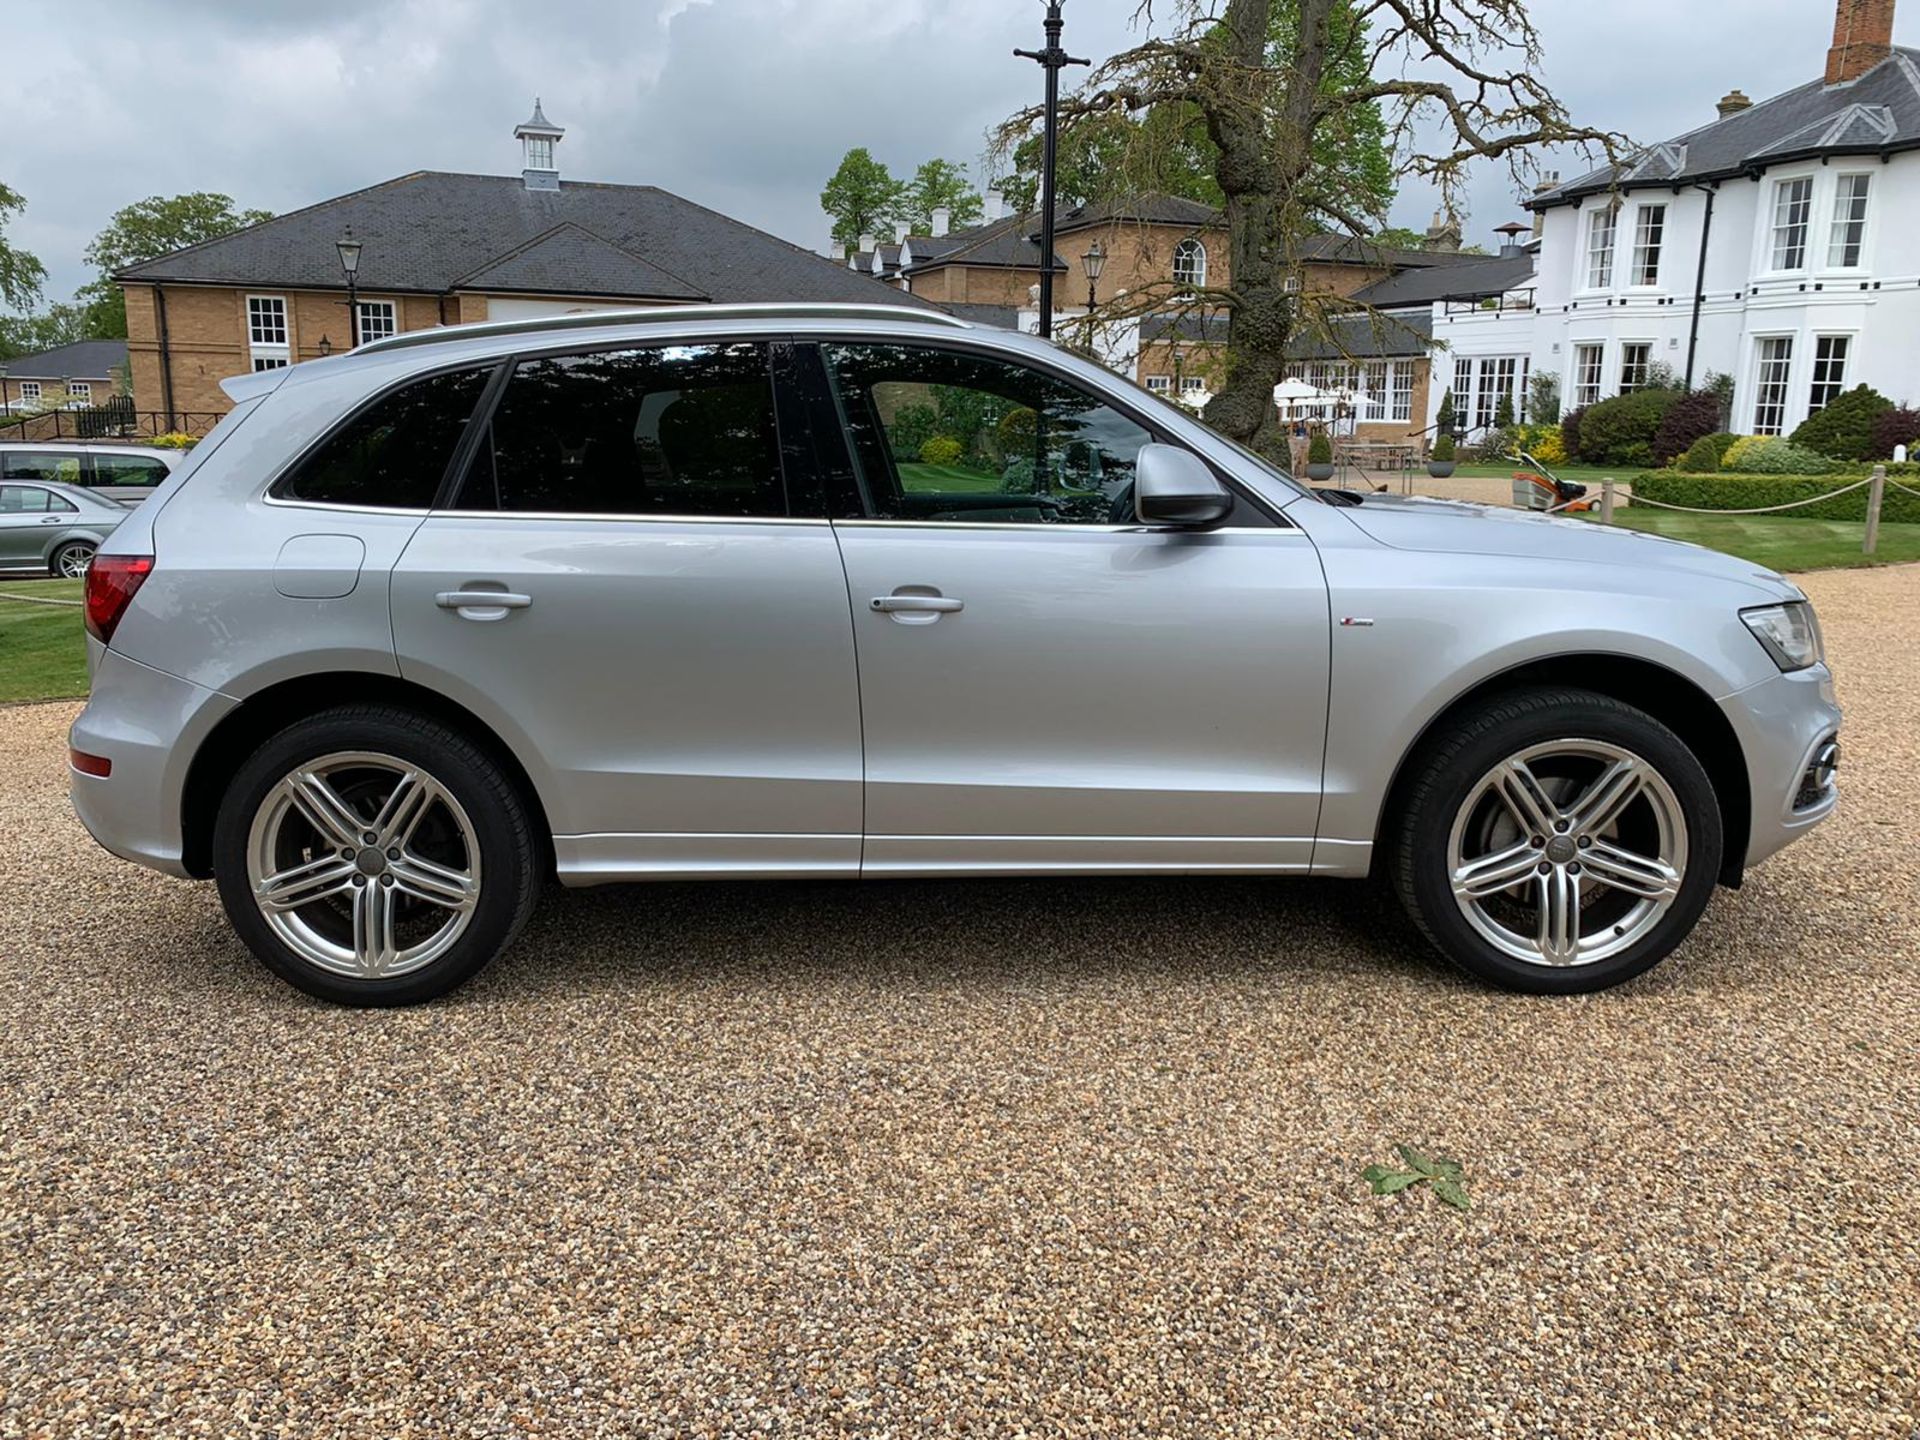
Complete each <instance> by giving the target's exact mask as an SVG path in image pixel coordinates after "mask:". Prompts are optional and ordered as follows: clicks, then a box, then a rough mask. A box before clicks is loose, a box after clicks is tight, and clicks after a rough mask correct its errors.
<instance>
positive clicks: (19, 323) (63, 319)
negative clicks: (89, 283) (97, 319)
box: [0, 302, 100, 360]
mask: <svg viewBox="0 0 1920 1440" xmlns="http://www.w3.org/2000/svg"><path fill="white" fill-rule="evenodd" d="M98 338H100V337H98V336H96V335H94V334H92V333H91V332H90V331H89V330H88V329H87V315H86V311H85V310H84V309H83V308H82V307H80V306H78V305H67V304H62V303H58V302H56V303H54V304H53V305H50V306H48V307H47V309H46V311H45V312H44V313H42V314H38V315H0V360H11V359H12V358H13V357H14V356H16V355H37V354H39V353H40V352H41V351H42V350H52V349H54V348H55V347H56V346H60V345H71V344H72V343H73V342H74V341H76V340H94V339H98Z"/></svg>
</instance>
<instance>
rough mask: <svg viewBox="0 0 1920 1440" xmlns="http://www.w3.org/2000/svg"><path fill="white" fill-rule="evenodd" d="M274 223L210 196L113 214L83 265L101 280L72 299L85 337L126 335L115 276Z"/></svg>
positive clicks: (161, 200) (164, 199) (169, 199)
mask: <svg viewBox="0 0 1920 1440" xmlns="http://www.w3.org/2000/svg"><path fill="white" fill-rule="evenodd" d="M272 218H273V212H272V211H271V210H236V209H234V206H233V197H232V196H229V195H221V194H217V193H215V192H213V191H209V190H195V191H193V192H191V193H190V194H186V195H172V196H161V195H150V196H148V197H147V198H146V199H145V200H140V201H136V202H135V203H134V204H132V205H128V206H127V207H125V208H124V209H122V210H118V211H116V212H115V213H114V216H113V218H112V219H111V220H109V221H108V222H107V228H106V229H104V230H102V231H101V232H100V233H99V234H98V235H96V236H94V237H93V243H92V244H91V245H89V246H87V249H86V260H87V263H88V264H89V265H94V266H97V267H98V268H99V270H100V278H99V279H97V280H93V281H89V282H88V283H87V284H85V285H83V286H81V287H80V291H79V293H78V294H77V295H75V296H74V299H75V300H76V301H77V302H78V303H79V304H80V305H81V306H82V307H83V309H84V310H85V312H86V317H87V326H88V333H89V334H90V335H92V336H94V337H97V338H117V337H119V336H123V335H125V334H126V333H127V303H126V297H125V296H124V295H123V294H122V293H121V290H120V287H119V285H118V284H116V283H115V282H114V279H113V277H114V276H115V275H116V274H117V273H118V272H120V271H122V270H125V269H127V268H128V267H129V266H133V265H138V264H140V263H141V262H142V261H143V260H156V259H158V258H159V257H160V256H162V255H170V254H172V253H173V252H174V251H175V250H183V249H185V248H186V247H187V246H189V245H198V244H200V243H202V242H203V241H207V240H218V239H219V238H220V237H221V236H222V235H231V234H232V233H233V232H234V231H236V230H244V229H245V228H246V227H247V226H249V225H258V224H259V223H260V222H261V221H262V220H271V219H272Z"/></svg>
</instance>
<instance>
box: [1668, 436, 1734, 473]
mask: <svg viewBox="0 0 1920 1440" xmlns="http://www.w3.org/2000/svg"><path fill="white" fill-rule="evenodd" d="M1723 439H1724V440H1726V441H1727V442H1728V444H1731V443H1732V441H1733V437H1732V436H1731V435H1726V436H1721V435H1702V436H1701V437H1700V438H1699V439H1698V440H1696V441H1694V442H1693V444H1691V445H1689V446H1688V447H1687V453H1686V454H1684V455H1682V456H1681V457H1680V459H1679V460H1678V461H1677V462H1676V463H1675V466H1674V468H1675V469H1677V470H1684V471H1686V472H1687V473H1688V474H1689V475H1713V474H1717V473H1718V472H1719V469H1720V457H1721V455H1723V454H1725V453H1726V446H1725V445H1722V444H1721V443H1720V442H1721V441H1722V440H1723Z"/></svg>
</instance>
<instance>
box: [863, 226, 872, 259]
mask: <svg viewBox="0 0 1920 1440" xmlns="http://www.w3.org/2000/svg"><path fill="white" fill-rule="evenodd" d="M860 250H861V252H862V253H863V254H867V253H871V252H872V250H873V232H872V231H871V230H863V231H862V232H861V233H860Z"/></svg>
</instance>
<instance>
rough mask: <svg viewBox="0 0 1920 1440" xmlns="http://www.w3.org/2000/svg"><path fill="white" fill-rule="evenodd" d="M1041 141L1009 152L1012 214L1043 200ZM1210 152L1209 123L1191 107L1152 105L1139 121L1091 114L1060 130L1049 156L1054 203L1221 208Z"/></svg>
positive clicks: (1005, 191)
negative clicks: (1147, 202) (1147, 196)
mask: <svg viewBox="0 0 1920 1440" xmlns="http://www.w3.org/2000/svg"><path fill="white" fill-rule="evenodd" d="M1041 159H1042V155H1041V137H1040V136H1038V135H1030V136H1028V137H1027V138H1026V139H1024V140H1022V141H1020V142H1019V143H1018V144H1017V145H1015V146H1014V148H1013V150H1012V151H1011V153H1010V155H1009V162H1010V164H1011V167H1012V168H1011V170H1010V171H1009V173H1008V174H1007V175H1006V177H1005V178H1003V179H1002V180H1001V181H1000V182H999V187H998V188H999V190H1000V194H1001V197H1002V198H1003V199H1005V200H1006V202H1007V204H1008V206H1009V207H1010V208H1011V209H1012V210H1013V211H1014V212H1015V213H1017V214H1026V213H1027V212H1028V211H1031V210H1034V209H1037V208H1038V207H1039V203H1040V199H1039V197H1040V165H1041ZM1213 159H1214V152H1213V148H1212V145H1211V143H1210V142H1209V141H1208V139H1207V130H1206V124H1205V122H1204V121H1203V120H1201V118H1200V113H1199V111H1198V110H1196V109H1195V108H1194V107H1193V106H1191V105H1184V104H1171V103H1169V104H1165V105H1156V106H1153V107H1152V108H1151V109H1149V110H1147V111H1146V112H1145V113H1144V114H1143V115H1141V116H1140V117H1138V118H1135V117H1133V116H1130V115H1127V114H1126V113H1124V112H1122V111H1118V110H1112V111H1106V112H1103V113H1100V114H1089V115H1086V116H1083V117H1081V118H1079V119H1078V120H1076V121H1075V122H1074V123H1073V124H1070V125H1068V126H1066V127H1065V128H1063V129H1062V131H1061V133H1060V139H1059V149H1058V152H1057V153H1056V155H1055V156H1054V178H1053V192H1054V198H1055V199H1056V200H1057V201H1058V203H1059V204H1061V205H1094V204H1099V203H1101V202H1104V201H1111V200H1120V199H1124V198H1126V197H1128V196H1131V195H1139V194H1144V193H1149V192H1151V193H1155V194H1161V195H1177V196H1180V197H1181V198H1182V199H1186V200H1197V201H1199V202H1200V203H1201V204H1203V205H1215V206H1217V205H1219V203H1220V186H1219V185H1218V184H1217V183H1216V182H1215V181H1214V178H1213Z"/></svg>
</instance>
